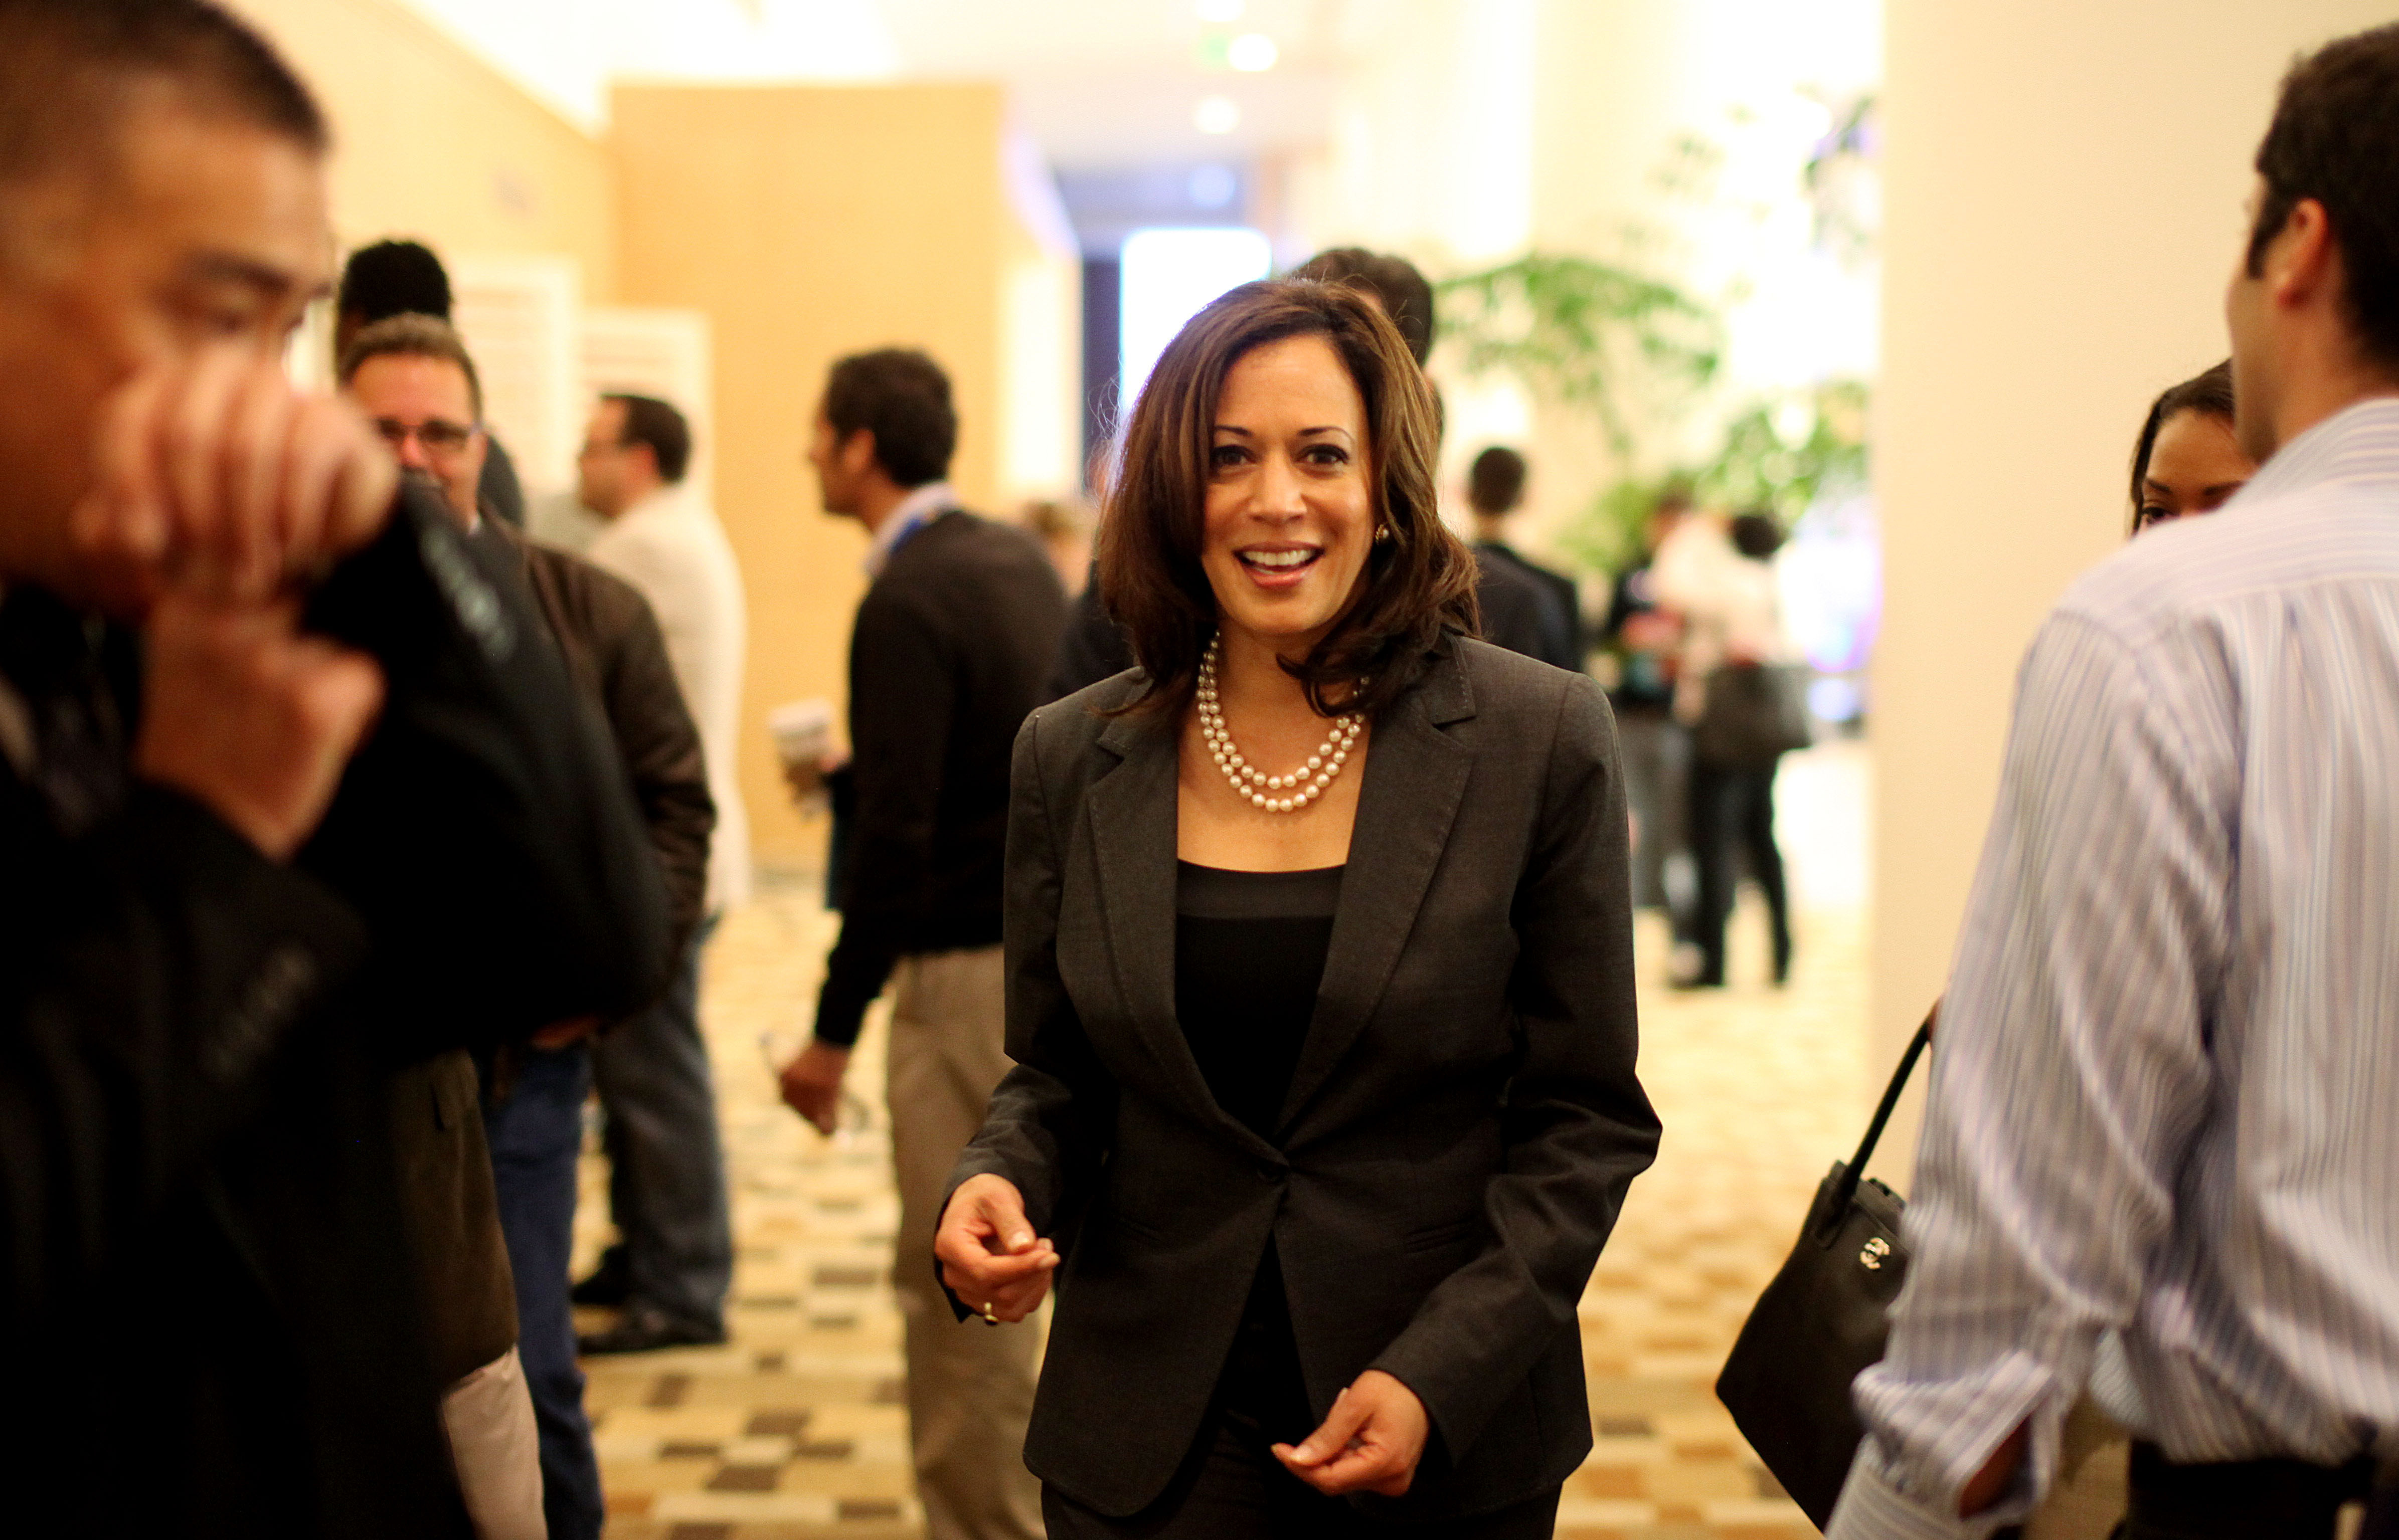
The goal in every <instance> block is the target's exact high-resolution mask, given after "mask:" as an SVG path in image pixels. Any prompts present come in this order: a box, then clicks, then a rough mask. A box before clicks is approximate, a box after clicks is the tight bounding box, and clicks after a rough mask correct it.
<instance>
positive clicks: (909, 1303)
mask: <svg viewBox="0 0 2399 1540" xmlns="http://www.w3.org/2000/svg"><path fill="white" fill-rule="evenodd" d="M898 981H899V989H898V992H897V994H896V997H895V999H894V1001H893V1004H892V1009H891V1058H890V1064H889V1068H888V1096H889V1098H890V1102H891V1157H892V1163H893V1165H894V1166H895V1167H896V1168H897V1170H898V1176H899V1182H900V1237H899V1245H898V1248H897V1250H896V1252H895V1254H894V1256H893V1259H892V1268H891V1283H892V1287H893V1289H894V1290H897V1292H898V1294H899V1296H900V1309H901V1315H902V1316H903V1317H905V1318H906V1321H907V1331H908V1428H909V1438H910V1440H911V1442H912V1444H913V1445H914V1447H915V1457H916V1494H917V1497H918V1498H919V1499H920V1500H921V1501H922V1502H923V1503H924V1505H925V1535H926V1540H1037V1537H1038V1536H1039V1535H1040V1534H1041V1533H1042V1531H1041V1484H1040V1483H1039V1482H1038V1481H1037V1480H1035V1479H1034V1478H1033V1474H1032V1472H1030V1471H1028V1470H1026V1469H1025V1468H1024V1425H1025V1422H1026V1420H1027V1419H1028V1418H1029V1417H1030V1416H1031V1415H1032V1412H1033V1382H1034V1377H1035V1374H1036V1372H1037V1358H1038V1357H1039V1349H1040V1339H1039V1337H1038V1335H1037V1332H1036V1330H1035V1328H1034V1326H1033V1325H1032V1323H1030V1322H1026V1323H1024V1324H1023V1325H1018V1326H1003V1327H1000V1328H998V1329H996V1330H995V1329H993V1328H991V1327H989V1326H986V1325H984V1324H983V1322H981V1321H976V1320H969V1321H963V1322H961V1321H959V1320H957V1319H956V1317H954V1316H953V1315H952V1313H951V1310H950V1304H949V1301H948V1299H947V1298H946V1297H945V1296H944V1295H943V1294H942V1290H941V1286H940V1285H939V1284H938V1283H937V1282H936V1281H935V1278H934V1275H933V1228H934V1226H935V1225H936V1224H937V1223H939V1222H940V1220H941V1204H942V1195H943V1193H944V1191H945V1190H946V1189H947V1187H948V1186H949V1180H950V1169H951V1168H952V1167H953V1166H955V1165H956V1164H957V1158H958V1152H959V1151H961V1150H963V1149H965V1148H966V1144H967V1141H968V1140H969V1139H972V1138H973V1137H974V1136H975V1133H976V1131H977V1130H978V1129H980V1128H982V1127H983V1109H984V1106H985V1105H986V1104H987V1103H988V1102H989V1101H990V1100H991V1093H992V1088H993V1087H996V1086H997V1085H998V1084H999V1081H1000V1077H1001V1076H1002V1075H1004V1074H1007V1073H1008V1068H1009V1062H1008V1055H1007V1052H1006V1050H1005V1048H1004V1047H1003V1046H1002V1040H1003V1036H1004V1030H1003V1024H1002V1019H1003V1014H1004V1006H1005V1000H1006V972H1005V967H1004V965H1003V963H1002V960H1001V956H1000V949H999V948H997V947H983V948H980V949H977V950H975V951H972V952H933V953H929V954H928V955H924V956H917V957H909V958H905V959H902V960H901V964H900V968H899V973H898Z"/></svg>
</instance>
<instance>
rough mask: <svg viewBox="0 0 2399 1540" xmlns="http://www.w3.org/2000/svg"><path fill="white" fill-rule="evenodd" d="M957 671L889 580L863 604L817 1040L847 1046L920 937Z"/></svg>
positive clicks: (932, 630) (852, 662) (938, 636)
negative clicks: (840, 871)
mask: <svg viewBox="0 0 2399 1540" xmlns="http://www.w3.org/2000/svg"><path fill="white" fill-rule="evenodd" d="M956 688H957V685H956V670H955V669H954V668H953V667H952V664H951V660H950V657H949V656H948V649H947V647H946V645H945V643H944V642H943V639H942V633H941V630H940V628H938V627H937V626H936V625H935V624H934V623H933V622H932V620H931V619H930V617H929V616H927V615H924V614H922V613H921V612H920V611H919V609H918V607H917V605H916V604H915V602H913V601H911V600H910V599H909V598H908V597H906V596H904V595H902V594H901V593H899V592H897V591H895V590H894V589H892V588H890V587H889V586H888V584H886V585H877V587H876V588H874V589H871V590H869V591H868V593H867V596H866V600H865V602H864V603H862V604H861V605H860V606H859V610H858V631H857V635H856V637H855V639H854V640H853V641H852V642H851V643H850V652H849V725H850V739H851V744H850V749H851V758H850V763H851V765H852V766H853V768H854V771H855V776H856V785H857V795H858V806H857V812H856V814H855V816H854V817H853V818H852V820H851V824H850V849H849V857H848V882H847V886H846V889H845V891H844V895H843V902H842V923H841V937H840V939H838V940H837V941H835V942H834V949H833V954H832V955H831V956H830V957H828V958H827V959H826V960H825V981H824V989H823V992H822V993H820V995H819V996H818V998H817V1023H816V1034H817V1036H818V1038H819V1039H820V1040H821V1041H823V1042H826V1043H831V1044H834V1045H837V1046H841V1047H847V1046H848V1045H849V1044H851V1043H854V1042H856V1041H857V1040H858V1031H859V1027H860V1025H861V1022H862V1021H863V1020H864V1019H865V1016H866V1007H867V1006H869V1005H872V1004H873V1003H874V997H875V996H876V995H878V994H881V993H883V986H884V984H885V983H886V982H887V981H888V979H890V977H891V969H892V967H893V966H894V965H895V964H897V963H898V962H899V960H900V953H901V947H902V946H903V945H904V944H905V941H906V939H907V938H908V936H909V935H910V934H911V933H912V932H913V931H914V930H915V925H916V922H917V921H918V919H919V918H920V915H921V912H922V906H923V904H924V899H925V885H926V883H927V880H928V874H929V873H930V871H931V870H932V858H933V834H934V830H935V828H936V827H937V821H938V814H939V812H940V806H941V798H942V769H943V766H944V765H945V763H947V761H948V758H949V750H950V723H951V719H952V717H953V715H954V706H955V702H954V698H953V697H954V696H955V694H956Z"/></svg>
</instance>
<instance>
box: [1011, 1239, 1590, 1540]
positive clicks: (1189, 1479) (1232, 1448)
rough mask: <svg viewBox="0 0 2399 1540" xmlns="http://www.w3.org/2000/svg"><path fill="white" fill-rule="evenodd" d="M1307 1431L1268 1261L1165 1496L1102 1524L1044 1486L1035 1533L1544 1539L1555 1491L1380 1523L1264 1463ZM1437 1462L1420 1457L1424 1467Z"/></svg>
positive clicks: (1287, 1325)
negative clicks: (1452, 1513)
mask: <svg viewBox="0 0 2399 1540" xmlns="http://www.w3.org/2000/svg"><path fill="white" fill-rule="evenodd" d="M1315 1430H1316V1418H1315V1416H1314V1414H1313V1413H1311V1412H1309V1410H1308V1390H1307V1386H1306V1384H1305V1382H1304V1381H1303V1380H1302V1378H1301V1376H1300V1369H1299V1349H1298V1347H1297V1345H1296V1344H1294V1342H1293V1340H1292V1334H1291V1312H1290V1310H1289V1308H1288V1307H1287V1306H1286V1305H1285V1304H1284V1302H1283V1293H1282V1273H1281V1267H1280V1265H1279V1264H1278V1263H1277V1262H1276V1260H1275V1255H1274V1252H1273V1251H1272V1250H1268V1251H1267V1259H1266V1262H1265V1263H1264V1264H1263V1265H1262V1266H1261V1267H1260V1268H1259V1269H1258V1281H1257V1283H1256V1284H1255V1286H1254V1287H1253V1288H1252V1290H1250V1303H1249V1305H1248V1307H1247V1308H1246V1309H1245V1310H1244V1311H1243V1312H1242V1317H1241V1332H1240V1337H1239V1338H1237V1339H1236V1340H1235V1342H1234V1344H1233V1352H1232V1356H1231V1358H1230V1359H1229V1360H1228V1361H1227V1364H1226V1366H1225V1373H1224V1377H1223V1378H1222V1379H1221V1380H1220V1381H1218V1383H1217V1386H1216V1396H1215V1398H1214V1400H1213V1403H1212V1404H1211V1405H1210V1407H1209V1411H1208V1418H1207V1420H1206V1421H1205V1422H1203V1423H1202V1424H1201V1425H1200V1434H1199V1437H1198V1438H1196V1439H1193V1440H1192V1446H1191V1452H1190V1453H1189V1454H1188V1455H1187V1456H1186V1457H1185V1459H1184V1462H1183V1467H1182V1469H1180V1470H1178V1471H1177V1472H1175V1476H1174V1479H1173V1480H1172V1482H1170V1483H1169V1484H1168V1485H1167V1489H1166V1491H1165V1493H1164V1494H1163V1495H1161V1496H1160V1497H1159V1499H1158V1501H1157V1502H1155V1503H1152V1504H1151V1505H1150V1506H1148V1507H1146V1508H1144V1509H1143V1510H1142V1511H1141V1512H1139V1513H1137V1514H1134V1515H1133V1516H1132V1518H1130V1519H1111V1518H1109V1517H1107V1516H1106V1515H1105V1514H1102V1513H1096V1512H1094V1511H1092V1510H1091V1508H1088V1507H1086V1506H1083V1505H1082V1504H1080V1503H1078V1502H1077V1501H1075V1499H1074V1498H1072V1497H1069V1496H1068V1495H1066V1494H1065V1493H1063V1492H1060V1491H1059V1490H1058V1489H1057V1488H1056V1487H1054V1486H1049V1485H1046V1484H1045V1485H1044V1486H1043V1488H1042V1490H1041V1518H1042V1522H1043V1524H1044V1525H1045V1526H1046V1528H1047V1529H1048V1531H1049V1534H1050V1540H1436V1537H1438V1540H1549V1537H1550V1535H1551V1534H1552V1533H1553V1532H1554V1531H1555V1529H1556V1527H1557V1513H1558V1493H1557V1492H1556V1491H1555V1490H1554V1489H1552V1491H1550V1492H1547V1493H1542V1494H1540V1495H1539V1496H1537V1497H1534V1498H1532V1499H1530V1500H1529V1501H1526V1502H1523V1503H1518V1504H1515V1505H1514V1506H1510V1507H1506V1508H1502V1509H1500V1510H1499V1511H1498V1512H1497V1513H1486V1514H1479V1515H1477V1516H1475V1517H1473V1518H1471V1519H1445V1520H1435V1521H1433V1522H1430V1523H1415V1524H1394V1523H1389V1522H1383V1521H1379V1520H1376V1519H1374V1518H1372V1517H1370V1516H1368V1515H1367V1514H1365V1513H1362V1512H1361V1511H1360V1510H1359V1509H1357V1508H1355V1507H1352V1506H1350V1505H1349V1503H1347V1502H1344V1501H1343V1500H1342V1499H1340V1498H1337V1497H1327V1496H1325V1495H1324V1494H1323V1493H1321V1492H1318V1491H1317V1490H1316V1489H1315V1488H1313V1487H1311V1486H1309V1485H1308V1483H1307V1482H1305V1481H1302V1480H1301V1479H1299V1478H1298V1477H1296V1476H1294V1475H1293V1474H1292V1473H1291V1472H1289V1471H1288V1470H1285V1469H1284V1468H1283V1466H1282V1462H1281V1461H1280V1460H1277V1459H1276V1458H1275V1457H1274V1452H1273V1451H1272V1449H1271V1448H1270V1447H1269V1446H1270V1445H1274V1444H1295V1443H1297V1442H1299V1441H1300V1440H1301V1439H1305V1438H1307V1437H1308V1435H1309V1434H1310V1433H1312V1432H1314V1431H1315ZM1436 1455H1437V1452H1436V1451H1435V1450H1433V1449H1430V1448H1428V1449H1427V1451H1426V1456H1427V1459H1428V1460H1430V1459H1432V1458H1435V1457H1436Z"/></svg>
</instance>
